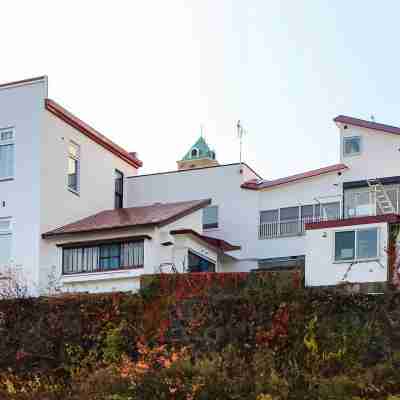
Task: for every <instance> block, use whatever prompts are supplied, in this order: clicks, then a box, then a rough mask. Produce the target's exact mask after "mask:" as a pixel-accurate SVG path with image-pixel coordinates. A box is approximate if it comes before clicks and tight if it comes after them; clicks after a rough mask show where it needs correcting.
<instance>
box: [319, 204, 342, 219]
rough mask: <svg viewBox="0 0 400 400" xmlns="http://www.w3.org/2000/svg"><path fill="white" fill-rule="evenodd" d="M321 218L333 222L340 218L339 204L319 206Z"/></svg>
mask: <svg viewBox="0 0 400 400" xmlns="http://www.w3.org/2000/svg"><path fill="white" fill-rule="evenodd" d="M321 207H322V218H323V219H324V220H328V221H330V220H335V219H339V218H340V202H339V201H334V202H332V203H324V204H321Z"/></svg>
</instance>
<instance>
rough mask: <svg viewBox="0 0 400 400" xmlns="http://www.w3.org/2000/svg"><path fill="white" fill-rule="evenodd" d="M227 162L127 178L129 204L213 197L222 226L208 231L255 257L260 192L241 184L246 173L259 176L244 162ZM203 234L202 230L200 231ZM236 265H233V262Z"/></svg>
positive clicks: (247, 265)
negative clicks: (223, 164)
mask: <svg viewBox="0 0 400 400" xmlns="http://www.w3.org/2000/svg"><path fill="white" fill-rule="evenodd" d="M243 169H244V171H243V172H244V173H243V174H240V165H239V164H233V165H226V166H219V167H214V168H204V169H197V170H187V171H179V172H169V173H163V174H153V175H143V176H140V175H138V176H136V177H132V178H129V179H127V199H128V206H140V205H148V204H152V203H155V202H158V201H161V202H174V201H185V200H199V199H206V198H211V199H212V205H218V213H219V227H218V228H217V229H210V230H205V231H204V232H203V233H204V234H205V235H208V236H212V237H217V238H222V239H224V240H227V241H228V242H230V243H232V244H235V245H236V244H239V245H241V246H242V249H241V250H239V251H234V252H231V253H230V254H232V255H234V256H235V257H238V258H241V259H246V258H249V257H255V255H254V241H256V240H257V232H258V205H257V193H256V192H254V191H250V190H243V189H241V188H240V185H241V184H242V183H243V181H244V178H243V176H244V175H245V176H246V180H247V179H253V178H255V177H256V175H255V174H254V173H253V172H252V171H251V170H250V169H249V168H248V167H247V166H246V165H243ZM199 229H200V227H199ZM199 232H200V233H201V231H199ZM232 265H233V264H232ZM256 266H257V263H256V261H254V260H248V261H246V262H243V263H239V264H235V267H236V268H237V269H235V271H240V270H244V271H248V270H249V269H251V268H255V267H256Z"/></svg>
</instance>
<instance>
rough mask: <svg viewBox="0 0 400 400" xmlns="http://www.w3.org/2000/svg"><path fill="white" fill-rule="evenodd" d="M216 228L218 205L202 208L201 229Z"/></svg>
mask: <svg viewBox="0 0 400 400" xmlns="http://www.w3.org/2000/svg"><path fill="white" fill-rule="evenodd" d="M212 228H218V206H210V207H207V208H204V209H203V229H212Z"/></svg>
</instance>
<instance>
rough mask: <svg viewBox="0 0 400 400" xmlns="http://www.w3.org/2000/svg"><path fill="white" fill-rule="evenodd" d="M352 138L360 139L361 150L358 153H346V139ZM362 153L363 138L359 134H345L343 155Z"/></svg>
mask: <svg viewBox="0 0 400 400" xmlns="http://www.w3.org/2000/svg"><path fill="white" fill-rule="evenodd" d="M351 139H358V140H359V141H360V151H358V152H357V153H346V151H345V149H346V141H347V140H351ZM361 153H362V138H361V136H359V135H354V136H344V137H343V157H353V156H359V155H360V154H361Z"/></svg>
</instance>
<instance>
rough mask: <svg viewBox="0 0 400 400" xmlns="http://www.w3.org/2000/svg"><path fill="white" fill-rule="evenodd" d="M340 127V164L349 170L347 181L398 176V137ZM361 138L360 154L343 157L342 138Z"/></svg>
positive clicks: (350, 127) (399, 155) (354, 127)
mask: <svg viewBox="0 0 400 400" xmlns="http://www.w3.org/2000/svg"><path fill="white" fill-rule="evenodd" d="M347 126H348V128H347V129H344V128H343V127H344V126H343V125H341V128H340V133H341V140H340V154H341V162H343V163H345V164H346V165H347V166H348V167H349V168H350V170H349V172H348V173H347V180H361V179H366V178H379V177H385V176H398V175H400V174H399V168H398V164H399V160H400V153H399V149H400V136H399V135H394V134H391V133H385V132H380V131H374V130H371V129H366V128H360V127H356V126H351V125H347ZM350 136H361V154H360V155H355V156H348V157H344V156H343V137H350Z"/></svg>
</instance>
